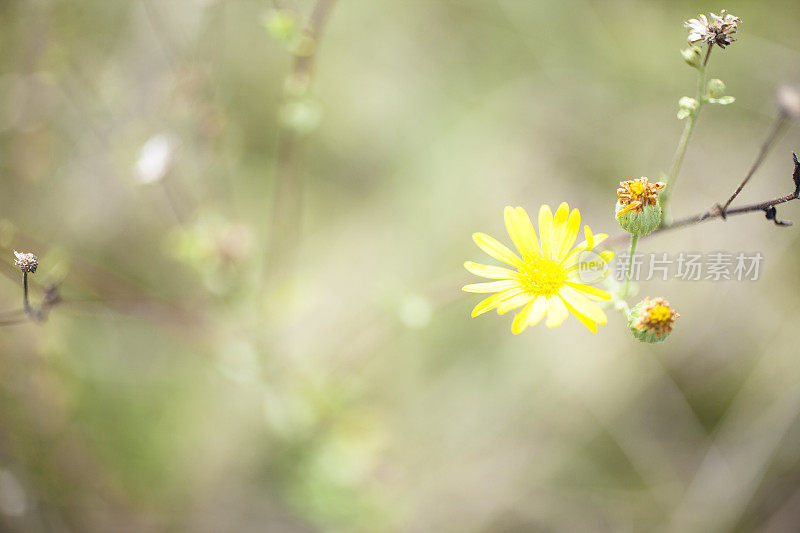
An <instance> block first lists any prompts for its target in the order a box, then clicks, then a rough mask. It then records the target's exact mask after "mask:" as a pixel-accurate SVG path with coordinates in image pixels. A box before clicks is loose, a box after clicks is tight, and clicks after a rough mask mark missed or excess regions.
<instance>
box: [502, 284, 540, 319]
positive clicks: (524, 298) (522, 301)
mask: <svg viewBox="0 0 800 533" xmlns="http://www.w3.org/2000/svg"><path fill="white" fill-rule="evenodd" d="M533 298H534V297H533V296H531V295H530V294H523V293H522V290H521V289H520V294H517V295H516V296H514V297H512V298H509V299H508V300H506V301H504V302H503V303H501V304H500V305H498V306H497V314H498V315H504V314H506V313H508V312H509V311H513V310H514V309H516V308H517V307H519V306H521V305H527V304H528V302H530V301H531V300H533Z"/></svg>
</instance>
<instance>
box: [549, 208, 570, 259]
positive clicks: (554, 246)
mask: <svg viewBox="0 0 800 533" xmlns="http://www.w3.org/2000/svg"><path fill="white" fill-rule="evenodd" d="M568 217H569V206H568V205H567V202H561V204H560V205H559V206H558V209H556V214H555V215H554V216H553V237H552V240H551V242H550V253H551V254H552V257H553V258H554V259H555V258H557V257H558V254H559V253H560V252H561V242H562V241H563V240H564V232H565V231H566V224H567V218H568Z"/></svg>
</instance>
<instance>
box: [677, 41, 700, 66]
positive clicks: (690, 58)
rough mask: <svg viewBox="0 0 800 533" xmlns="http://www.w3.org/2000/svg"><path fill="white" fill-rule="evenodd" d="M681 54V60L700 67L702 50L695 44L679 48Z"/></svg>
mask: <svg viewBox="0 0 800 533" xmlns="http://www.w3.org/2000/svg"><path fill="white" fill-rule="evenodd" d="M681 55H682V56H683V60H684V61H686V64H688V65H689V66H690V67H694V68H700V64H701V63H702V61H703V52H702V51H701V50H700V48H699V47H697V46H690V47H689V48H685V49H683V50H681Z"/></svg>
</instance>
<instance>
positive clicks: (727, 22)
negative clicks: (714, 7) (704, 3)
mask: <svg viewBox="0 0 800 533" xmlns="http://www.w3.org/2000/svg"><path fill="white" fill-rule="evenodd" d="M709 19H710V20H709ZM741 21H742V19H740V18H739V17H734V16H733V15H731V14H729V13H727V12H726V11H725V10H724V9H723V10H722V11H721V12H720V14H719V15H715V14H714V13H709V14H708V17H706V16H705V15H702V14H701V15H698V16H697V18H696V19H689V20H687V21H686V22H684V23H683V25H684V27H686V28H687V29H688V30H689V37H688V38H687V40H688V41H689V44H695V43H700V42H704V43H709V44H711V45H714V44H717V45H719V47H720V48H725V47H726V46H728V45H729V44H731V43H732V42H733V41H734V40H735V39H734V38H733V37H732V35H733V34H734V33H736V32H737V31H738V29H739V23H740V22H741Z"/></svg>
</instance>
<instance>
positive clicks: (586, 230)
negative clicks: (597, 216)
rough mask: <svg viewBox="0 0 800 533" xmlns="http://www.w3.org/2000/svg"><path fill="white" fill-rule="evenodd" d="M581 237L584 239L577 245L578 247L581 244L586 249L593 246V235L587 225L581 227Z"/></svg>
mask: <svg viewBox="0 0 800 533" xmlns="http://www.w3.org/2000/svg"><path fill="white" fill-rule="evenodd" d="M583 237H584V239H586V240H585V241H583V242H582V243H581V244H579V245H578V246H579V247H580V246H581V245H583V246H584V247H585V248H586V249H587V250H591V249H592V248H594V235H592V230H591V229H590V228H589V226H584V227H583Z"/></svg>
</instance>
